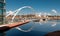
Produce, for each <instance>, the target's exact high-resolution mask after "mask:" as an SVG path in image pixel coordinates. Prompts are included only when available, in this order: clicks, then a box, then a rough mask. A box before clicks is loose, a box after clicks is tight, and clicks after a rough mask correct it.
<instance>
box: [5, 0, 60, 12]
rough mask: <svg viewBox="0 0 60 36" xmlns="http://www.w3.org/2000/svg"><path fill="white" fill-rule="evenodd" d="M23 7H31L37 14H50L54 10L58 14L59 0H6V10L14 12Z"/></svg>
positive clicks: (59, 8)
mask: <svg viewBox="0 0 60 36" xmlns="http://www.w3.org/2000/svg"><path fill="white" fill-rule="evenodd" d="M23 6H31V7H33V8H34V9H35V10H36V11H37V12H41V11H43V12H51V10H52V9H55V10H57V11H58V12H59V10H60V0H6V10H7V11H9V10H12V11H13V10H16V9H18V8H20V7H23Z"/></svg>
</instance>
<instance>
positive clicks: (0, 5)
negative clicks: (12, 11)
mask: <svg viewBox="0 0 60 36" xmlns="http://www.w3.org/2000/svg"><path fill="white" fill-rule="evenodd" d="M5 12H6V10H5V0H0V24H3V23H4V16H5Z"/></svg>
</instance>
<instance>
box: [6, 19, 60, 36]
mask: <svg viewBox="0 0 60 36" xmlns="http://www.w3.org/2000/svg"><path fill="white" fill-rule="evenodd" d="M53 22H55V23H56V24H57V25H56V26H51V25H52V24H53ZM32 25H34V27H33V29H32V30H31V31H30V32H22V31H19V30H17V29H15V28H13V29H11V30H9V31H7V32H6V36H44V35H45V34H47V33H48V32H53V31H57V30H60V20H55V21H48V22H47V23H42V24H41V25H40V23H34V22H30V23H27V24H26V25H23V26H19V27H21V28H22V29H28V28H29V27H31V26H32Z"/></svg>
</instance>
